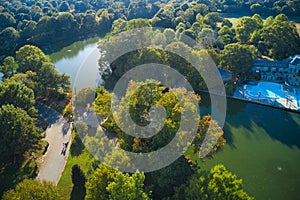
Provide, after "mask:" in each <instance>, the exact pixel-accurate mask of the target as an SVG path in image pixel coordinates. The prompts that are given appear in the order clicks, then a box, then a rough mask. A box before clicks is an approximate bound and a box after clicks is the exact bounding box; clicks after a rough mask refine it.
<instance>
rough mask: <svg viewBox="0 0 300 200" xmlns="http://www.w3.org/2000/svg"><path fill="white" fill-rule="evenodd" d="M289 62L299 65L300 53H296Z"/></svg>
mask: <svg viewBox="0 0 300 200" xmlns="http://www.w3.org/2000/svg"><path fill="white" fill-rule="evenodd" d="M290 64H291V65H299V64H300V55H296V56H295V57H294V58H293V60H292V61H291V63H290Z"/></svg>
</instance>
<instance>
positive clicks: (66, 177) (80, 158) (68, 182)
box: [58, 133, 94, 200]
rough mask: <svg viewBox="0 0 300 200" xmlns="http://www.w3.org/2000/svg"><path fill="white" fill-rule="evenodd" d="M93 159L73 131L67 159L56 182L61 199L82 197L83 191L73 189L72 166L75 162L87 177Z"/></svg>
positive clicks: (91, 167)
mask: <svg viewBox="0 0 300 200" xmlns="http://www.w3.org/2000/svg"><path fill="white" fill-rule="evenodd" d="M93 161H94V159H93V157H92V155H91V154H90V153H89V152H88V151H87V150H86V149H85V148H84V146H83V144H82V142H81V140H80V138H79V137H78V136H75V133H73V138H72V146H71V149H70V153H69V156H68V161H67V164H66V167H65V170H64V172H63V174H62V176H61V178H60V181H59V183H58V188H59V189H60V190H61V191H62V195H63V196H62V199H74V200H75V199H78V200H79V199H83V197H84V191H78V190H73V183H72V167H73V166H74V165H75V164H77V165H78V166H79V167H80V169H81V170H82V171H83V172H84V174H85V176H86V177H87V176H88V175H89V174H90V173H91V171H92V170H93Z"/></svg>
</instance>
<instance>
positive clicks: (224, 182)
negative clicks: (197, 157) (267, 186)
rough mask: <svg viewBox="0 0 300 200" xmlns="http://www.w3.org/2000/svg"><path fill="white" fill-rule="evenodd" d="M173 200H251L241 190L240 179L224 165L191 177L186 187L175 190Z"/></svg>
mask: <svg viewBox="0 0 300 200" xmlns="http://www.w3.org/2000/svg"><path fill="white" fill-rule="evenodd" d="M173 199H175V200H177V199H178V200H179V199H201V200H209V199H216V200H222V199H239V200H251V199H253V198H252V197H250V196H249V195H248V194H247V193H246V192H245V191H244V190H243V184H242V179H238V178H237V176H236V175H235V174H233V173H231V172H229V171H228V170H227V169H226V168H225V166H224V165H216V166H214V167H213V168H212V169H211V170H210V172H201V173H199V174H195V175H193V176H192V177H191V178H190V180H189V181H188V183H187V184H186V185H182V186H180V187H179V188H177V189H176V192H175V195H174V196H173Z"/></svg>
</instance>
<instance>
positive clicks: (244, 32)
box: [236, 15, 262, 43]
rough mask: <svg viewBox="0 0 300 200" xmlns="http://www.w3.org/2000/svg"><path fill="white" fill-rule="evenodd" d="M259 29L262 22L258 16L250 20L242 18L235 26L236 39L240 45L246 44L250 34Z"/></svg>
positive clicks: (249, 18)
mask: <svg viewBox="0 0 300 200" xmlns="http://www.w3.org/2000/svg"><path fill="white" fill-rule="evenodd" d="M260 28H262V20H261V19H259V15H255V16H253V17H252V18H251V17H247V16H246V17H242V19H241V20H240V22H239V23H238V24H237V26H236V37H237V39H238V40H239V41H240V42H241V43H247V42H248V41H249V40H250V38H251V35H252V33H253V32H254V31H255V30H259V29H260Z"/></svg>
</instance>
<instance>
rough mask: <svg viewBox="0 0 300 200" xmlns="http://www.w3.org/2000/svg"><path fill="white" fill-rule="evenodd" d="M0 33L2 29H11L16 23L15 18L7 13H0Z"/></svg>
mask: <svg viewBox="0 0 300 200" xmlns="http://www.w3.org/2000/svg"><path fill="white" fill-rule="evenodd" d="M0 22H1V24H0V31H2V30H3V29H5V28H7V27H13V26H14V25H15V23H16V20H15V18H14V17H13V16H12V15H11V14H9V13H7V12H1V13H0Z"/></svg>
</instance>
